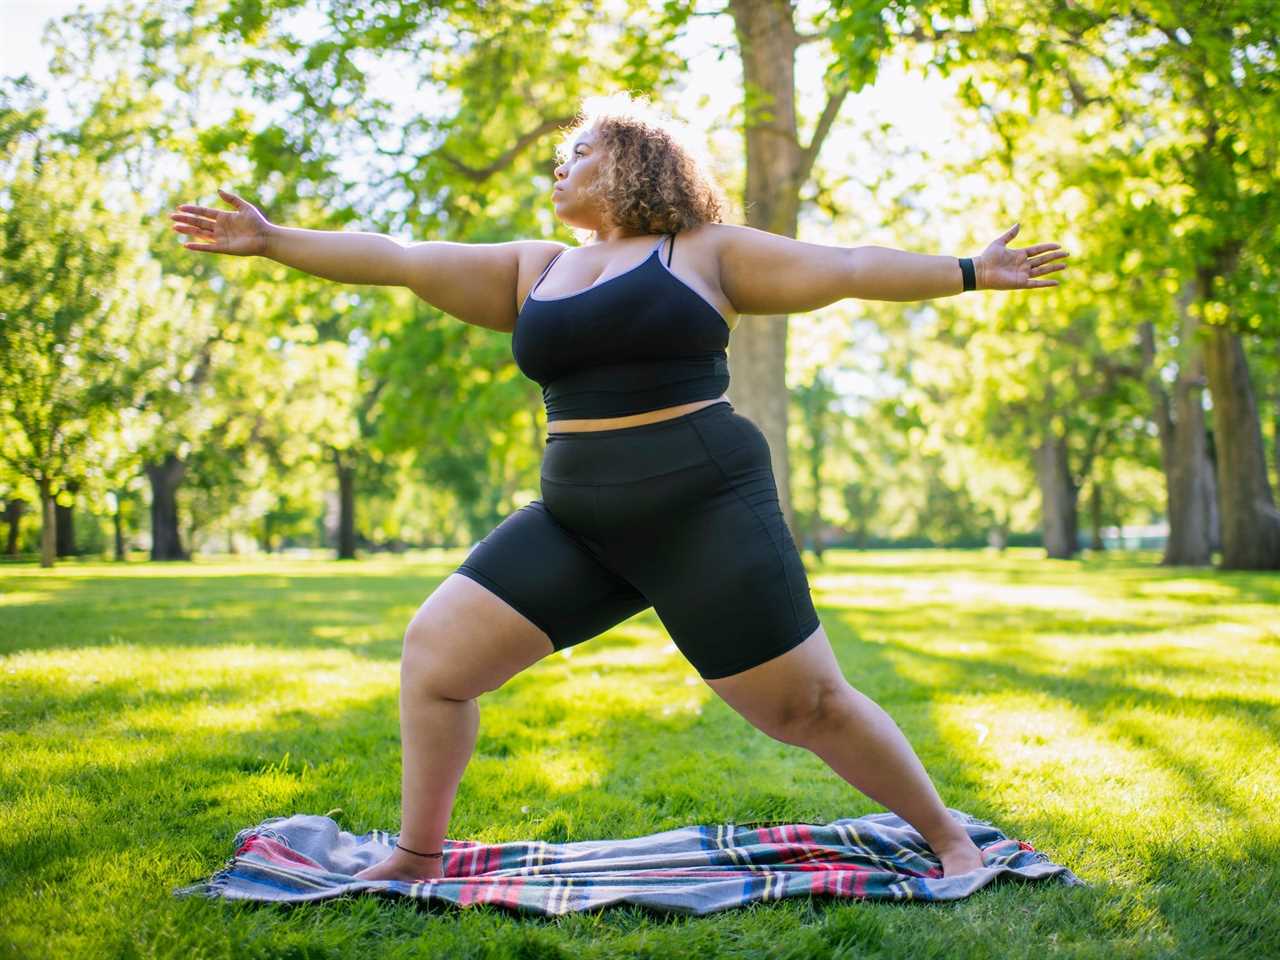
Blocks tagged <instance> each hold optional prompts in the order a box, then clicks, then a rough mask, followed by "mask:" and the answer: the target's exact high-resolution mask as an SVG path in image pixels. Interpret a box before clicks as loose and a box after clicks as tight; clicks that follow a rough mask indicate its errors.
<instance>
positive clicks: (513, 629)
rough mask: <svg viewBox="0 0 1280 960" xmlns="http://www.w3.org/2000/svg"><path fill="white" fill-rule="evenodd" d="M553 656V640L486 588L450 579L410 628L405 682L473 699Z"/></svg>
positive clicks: (405, 652)
mask: <svg viewBox="0 0 1280 960" xmlns="http://www.w3.org/2000/svg"><path fill="white" fill-rule="evenodd" d="M552 652H553V648H552V645H551V642H550V640H549V639H548V638H547V636H546V634H544V633H543V632H542V631H541V630H540V629H538V628H537V627H535V626H534V625H533V624H530V623H529V622H528V621H526V620H524V618H523V617H521V616H519V615H518V614H516V613H515V611H513V610H511V609H510V608H509V607H507V605H506V604H505V602H504V601H502V600H500V599H498V598H497V597H496V596H495V595H493V594H492V593H490V592H489V591H488V590H487V589H486V588H484V587H482V586H480V585H479V584H476V583H475V582H474V581H472V580H468V579H467V578H465V577H462V576H455V577H450V578H449V579H447V580H446V581H445V582H444V583H443V584H441V586H440V587H439V588H437V590H436V592H435V593H433V594H432V595H431V597H430V598H428V600H427V602H426V603H424V604H423V605H422V606H421V607H420V608H419V609H418V612H417V613H416V614H415V615H414V617H413V619H412V620H411V621H410V622H409V625H408V626H407V627H406V628H405V633H404V647H403V652H402V654H401V683H402V685H408V686H410V687H412V688H413V689H414V690H415V691H416V692H418V693H421V694H427V695H431V696H438V697H443V698H445V699H449V700H470V699H472V698H474V697H478V696H480V695H481V694H483V693H487V692H488V691H490V690H496V689H498V687H500V686H502V685H503V684H504V683H506V682H507V680H509V679H510V678H511V677H512V676H514V675H515V674H517V673H519V672H520V671H521V670H524V669H525V668H526V667H528V666H531V665H532V664H533V663H536V662H537V661H538V660H540V659H542V657H544V656H546V655H548V654H549V653H552Z"/></svg>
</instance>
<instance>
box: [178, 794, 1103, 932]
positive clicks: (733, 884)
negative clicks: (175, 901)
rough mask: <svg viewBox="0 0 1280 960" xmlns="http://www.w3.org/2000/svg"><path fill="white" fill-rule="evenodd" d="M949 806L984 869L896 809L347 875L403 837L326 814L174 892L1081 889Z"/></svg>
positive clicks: (701, 907)
mask: <svg viewBox="0 0 1280 960" xmlns="http://www.w3.org/2000/svg"><path fill="white" fill-rule="evenodd" d="M951 814H952V816H953V817H955V818H956V819H957V820H958V821H959V822H961V823H962V824H964V826H965V829H967V830H968V831H969V836H970V837H972V838H973V841H974V843H976V844H977V845H978V847H979V849H981V850H982V856H983V861H984V864H985V865H984V866H983V868H982V869H980V870H975V871H973V872H972V873H967V874H961V875H959V876H955V877H946V878H944V877H943V876H942V868H941V866H940V865H939V862H938V860H937V858H936V857H935V856H934V855H933V853H932V851H931V850H930V849H929V847H928V846H927V845H926V844H925V843H924V841H923V839H922V838H921V837H920V835H919V834H918V833H916V831H915V830H913V829H912V828H911V827H910V826H908V825H907V823H906V822H905V821H903V820H902V819H901V818H899V817H897V816H895V815H893V814H891V813H873V814H868V815H867V816H863V817H858V818H856V819H855V818H847V819H843V820H833V821H831V822H830V823H825V824H816V823H785V822H777V821H769V822H767V823H766V822H763V821H757V822H754V823H750V824H735V823H733V822H729V823H722V824H714V825H710V826H689V827H681V828H679V829H676V830H666V831H663V832H661V833H654V834H650V835H648V836H643V837H633V838H630V839H623V840H613V839H606V840H581V841H577V842H574V843H546V842H543V841H541V840H534V841H519V842H514V843H480V842H478V841H474V840H446V841H445V843H444V851H445V856H444V877H442V878H441V879H439V880H427V881H420V882H415V883H401V882H396V881H377V882H373V881H363V880H356V879H355V878H354V877H353V876H352V874H354V873H356V872H357V871H359V870H362V869H363V868H365V867H367V866H370V865H372V864H374V863H377V862H379V861H380V860H382V859H383V858H385V857H386V856H388V855H389V854H390V852H391V848H392V846H393V844H394V843H395V841H396V838H397V836H398V834H390V833H387V832H385V831H382V830H374V831H371V832H370V833H365V834H361V835H360V836H356V835H354V834H350V833H347V832H346V831H344V830H340V829H338V825H337V824H336V823H335V822H334V821H333V820H331V819H329V818H328V817H321V816H315V815H310V814H296V815H294V816H292V817H274V818H272V819H269V820H265V821H263V822H262V823H261V824H259V825H258V826H256V827H250V828H248V829H246V830H242V831H241V832H240V833H239V834H238V835H237V836H236V840H235V846H236V851H235V855H234V856H233V857H232V858H231V859H230V860H229V861H228V862H227V865H226V867H225V868H224V869H222V870H220V871H219V872H218V873H216V874H214V875H213V876H212V877H210V878H209V879H208V880H207V881H205V882H204V883H198V884H195V885H193V886H189V887H180V888H178V889H177V890H175V891H174V893H175V894H177V895H178V896H191V895H204V896H209V897H223V898H226V899H228V900H261V901H289V902H301V901H306V900H326V899H329V898H332V897H341V896H345V895H348V894H358V893H381V894H390V895H398V896H405V897H414V898H416V899H419V900H422V901H426V902H435V903H451V904H455V905H457V906H459V907H467V906H471V905H473V904H477V903H491V904H495V905H497V906H500V907H507V908H510V909H513V910H516V911H519V912H523V913H536V914H544V915H548V916H554V915H559V914H564V913H569V912H572V911H578V910H593V909H596V908H599V907H606V906H611V905H614V904H624V903H626V904H637V905H639V906H643V907H648V908H651V909H654V910H657V911H662V912H675V913H687V914H695V915H702V914H707V913H714V912H716V911H718V910H728V909H730V908H731V907H739V906H742V905H743V904H747V903H751V902H752V901H755V900H781V899H782V898H784V897H811V896H828V897H841V898H848V899H865V900H958V899H960V898H962V897H967V896H968V895H969V894H971V893H973V892H974V891H975V890H978V889H980V888H982V887H985V886H986V885H987V884H989V883H992V882H994V881H996V880H997V879H999V878H1013V879H1017V880H1050V879H1053V880H1055V881H1057V882H1060V883H1066V884H1069V885H1083V883H1082V881H1081V880H1079V879H1078V878H1077V877H1076V876H1075V875H1074V874H1073V873H1072V872H1071V871H1070V870H1068V869H1067V868H1066V867H1063V866H1058V865H1057V864H1054V863H1051V862H1050V861H1049V858H1048V857H1046V856H1045V855H1044V854H1043V853H1039V852H1037V851H1036V849H1035V848H1034V847H1032V846H1031V844H1029V843H1026V842H1024V841H1021V840H1013V839H1010V838H1009V837H1006V836H1005V835H1004V834H1003V833H1001V832H1000V831H999V830H997V829H996V828H995V827H993V826H992V825H991V824H989V823H986V822H985V821H982V820H978V819H976V818H974V817H970V816H969V815H968V814H964V813H961V812H960V811H958V810H952V811H951Z"/></svg>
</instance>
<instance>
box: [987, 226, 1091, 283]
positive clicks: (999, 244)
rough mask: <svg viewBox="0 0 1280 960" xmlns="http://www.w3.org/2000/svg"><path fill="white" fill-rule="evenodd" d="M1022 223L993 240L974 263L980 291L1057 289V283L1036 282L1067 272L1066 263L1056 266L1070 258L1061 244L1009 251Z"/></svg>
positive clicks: (1054, 281)
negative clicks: (1047, 274)
mask: <svg viewBox="0 0 1280 960" xmlns="http://www.w3.org/2000/svg"><path fill="white" fill-rule="evenodd" d="M1021 226H1022V224H1020V223H1015V224H1014V225H1013V226H1012V227H1010V228H1009V229H1008V230H1006V231H1005V232H1004V233H1002V234H1000V236H998V237H996V238H995V239H994V240H992V241H991V244H990V245H989V246H988V247H987V249H985V250H983V251H982V256H980V257H975V258H974V261H973V267H974V281H975V285H976V286H977V288H978V289H979V290H1025V289H1028V288H1030V287H1056V286H1057V285H1058V281H1057V280H1035V279H1033V278H1034V277H1041V276H1044V275H1045V274H1046V273H1052V272H1053V271H1055V270H1064V269H1066V266H1067V265H1066V264H1065V263H1053V262H1052V261H1054V260H1062V259H1064V258H1065V257H1068V256H1070V254H1068V253H1067V251H1065V250H1063V249H1062V245H1061V244H1059V243H1037V244H1036V245H1035V246H1033V247H1023V248H1022V249H1021V250H1010V249H1009V248H1008V247H1006V246H1005V244H1006V243H1008V242H1009V241H1010V240H1012V239H1013V238H1014V237H1016V236H1017V235H1018V228H1019V227H1021Z"/></svg>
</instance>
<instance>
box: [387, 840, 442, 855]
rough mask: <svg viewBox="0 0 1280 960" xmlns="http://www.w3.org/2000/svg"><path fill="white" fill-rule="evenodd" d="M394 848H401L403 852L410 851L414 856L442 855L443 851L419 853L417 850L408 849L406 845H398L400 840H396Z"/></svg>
mask: <svg viewBox="0 0 1280 960" xmlns="http://www.w3.org/2000/svg"><path fill="white" fill-rule="evenodd" d="M396 849H397V850H403V851H404V852H405V853H412V854H413V855H414V856H415V857H444V851H443V850H441V851H440V852H439V853H419V852H418V851H417V850H410V849H409V848H408V847H402V846H400V841H399V840H397V841H396Z"/></svg>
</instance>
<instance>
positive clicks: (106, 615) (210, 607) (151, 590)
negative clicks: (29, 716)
mask: <svg viewBox="0 0 1280 960" xmlns="http://www.w3.org/2000/svg"><path fill="white" fill-rule="evenodd" d="M355 570H356V568H353V575H352V576H349V577H344V576H313V575H307V576H291V575H282V574H280V573H274V572H255V573H245V574H237V575H230V576H226V575H224V576H217V577H212V578H209V579H204V580H201V579H196V578H193V577H191V576H181V577H164V576H148V577H146V578H137V577H128V576H103V577H94V578H92V579H88V578H74V579H71V578H68V579H63V580H58V579H57V578H56V575H53V576H51V577H50V578H49V581H47V582H46V581H37V582H39V583H40V586H41V589H42V591H43V595H42V596H41V597H40V598H39V599H35V600H32V601H30V602H11V603H8V604H6V605H5V607H4V619H5V623H6V629H5V631H4V635H3V636H0V654H12V653H18V652H22V651H31V650H57V649H82V648H85V647H96V646H108V645H112V644H121V643H138V644H152V643H154V642H155V641H156V639H157V636H159V637H161V638H162V640H163V643H164V644H165V645H167V646H182V647H218V646H222V645H225V644H252V645H255V646H274V647H289V648H300V647H309V648H338V649H343V650H347V651H350V652H353V653H358V654H360V655H362V656H365V657H370V658H373V659H378V660H396V659H399V656H400V646H401V640H402V637H403V635H404V629H405V627H406V626H407V625H408V623H409V620H410V619H411V618H412V617H413V614H414V612H415V611H416V610H417V608H418V606H419V605H420V604H421V603H422V602H423V601H424V600H425V599H426V598H427V596H429V595H430V593H431V592H432V591H433V590H434V589H435V588H436V586H437V585H438V584H439V583H440V582H441V581H442V580H443V579H444V578H445V577H447V576H448V575H449V573H451V572H452V567H449V566H443V565H441V566H435V565H433V566H431V567H426V568H413V569H408V570H405V571H404V572H403V573H401V574H397V575H381V574H380V575H377V576H369V575H367V574H366V575H363V576H360V575H355ZM196 584H198V587H197V586H196ZM55 610H56V616H55V615H54V611H55Z"/></svg>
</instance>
